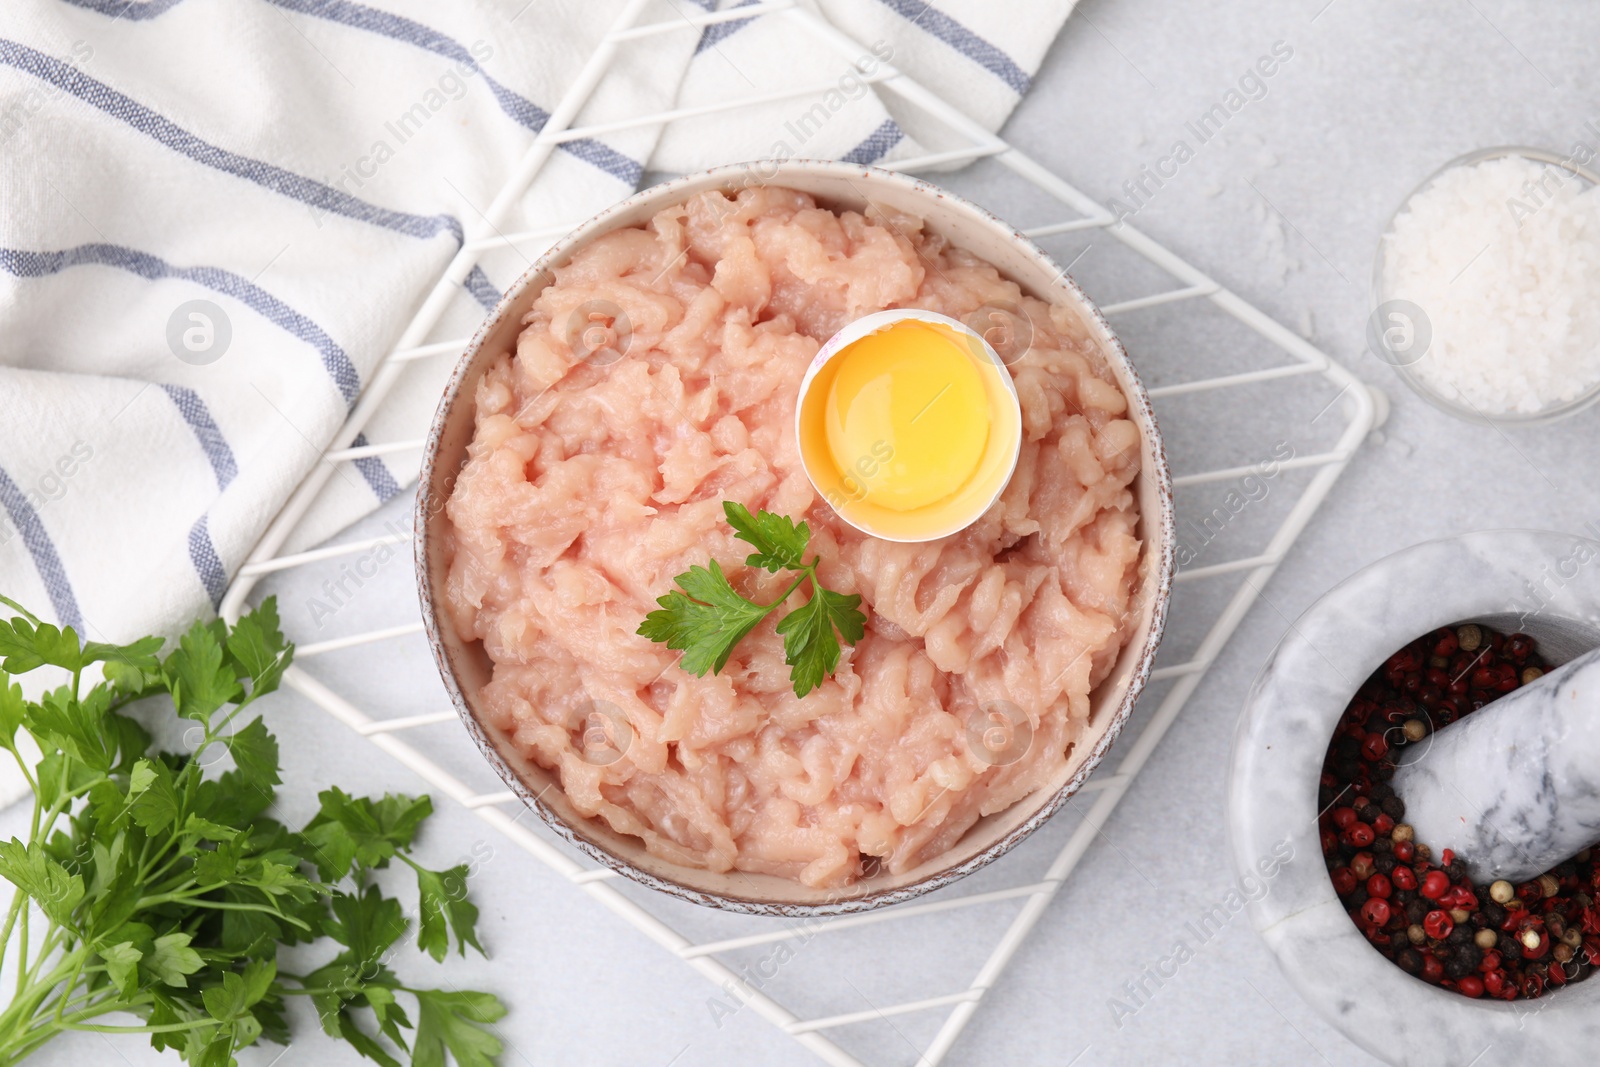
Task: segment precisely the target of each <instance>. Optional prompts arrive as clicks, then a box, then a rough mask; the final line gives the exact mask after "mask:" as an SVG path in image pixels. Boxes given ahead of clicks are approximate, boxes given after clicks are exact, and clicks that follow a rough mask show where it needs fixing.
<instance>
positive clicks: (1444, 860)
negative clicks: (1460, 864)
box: [1439, 848, 1456, 867]
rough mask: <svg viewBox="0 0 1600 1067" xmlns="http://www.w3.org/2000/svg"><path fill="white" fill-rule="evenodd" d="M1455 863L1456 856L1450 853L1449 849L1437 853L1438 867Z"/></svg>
mask: <svg viewBox="0 0 1600 1067" xmlns="http://www.w3.org/2000/svg"><path fill="white" fill-rule="evenodd" d="M1455 861H1456V854H1455V853H1454V852H1452V851H1451V850H1450V849H1448V848H1447V849H1445V850H1444V851H1443V852H1441V853H1439V866H1441V867H1448V866H1450V865H1451V864H1452V863H1454V862H1455Z"/></svg>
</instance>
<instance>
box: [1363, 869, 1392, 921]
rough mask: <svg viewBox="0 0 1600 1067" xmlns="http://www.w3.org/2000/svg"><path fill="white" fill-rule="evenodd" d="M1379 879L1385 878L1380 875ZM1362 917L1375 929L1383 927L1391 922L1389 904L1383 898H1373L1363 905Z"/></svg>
mask: <svg viewBox="0 0 1600 1067" xmlns="http://www.w3.org/2000/svg"><path fill="white" fill-rule="evenodd" d="M1378 877H1380V878H1381V877H1383V876H1382V875H1379V876H1378ZM1361 917H1362V918H1363V919H1365V920H1367V923H1368V924H1369V925H1371V926H1372V927H1374V928H1377V927H1381V926H1383V925H1384V924H1386V923H1387V922H1388V921H1389V902H1388V901H1387V900H1384V899H1383V898H1382V897H1371V898H1369V899H1368V900H1367V902H1366V903H1365V904H1363V905H1361Z"/></svg>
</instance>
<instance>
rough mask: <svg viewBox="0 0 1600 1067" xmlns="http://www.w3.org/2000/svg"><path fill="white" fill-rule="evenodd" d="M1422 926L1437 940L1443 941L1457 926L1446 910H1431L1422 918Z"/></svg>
mask: <svg viewBox="0 0 1600 1067" xmlns="http://www.w3.org/2000/svg"><path fill="white" fill-rule="evenodd" d="M1422 928H1423V929H1424V930H1426V931H1427V932H1428V936H1429V937H1431V938H1433V939H1434V940H1435V941H1443V940H1444V939H1445V938H1447V937H1449V936H1450V931H1452V930H1454V929H1455V928H1456V924H1455V923H1454V922H1452V921H1451V920H1450V916H1448V915H1446V914H1445V913H1444V912H1442V911H1430V912H1428V914H1427V915H1425V916H1424V917H1423V919H1422Z"/></svg>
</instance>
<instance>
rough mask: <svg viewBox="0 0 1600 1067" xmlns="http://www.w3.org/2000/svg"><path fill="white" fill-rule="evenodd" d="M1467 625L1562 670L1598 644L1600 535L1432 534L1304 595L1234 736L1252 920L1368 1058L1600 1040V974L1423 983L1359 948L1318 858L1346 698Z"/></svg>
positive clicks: (1424, 1061) (1234, 793)
mask: <svg viewBox="0 0 1600 1067" xmlns="http://www.w3.org/2000/svg"><path fill="white" fill-rule="evenodd" d="M1580 561H1582V562H1580ZM1467 622H1476V623H1481V624H1483V625H1486V626H1491V627H1493V628H1495V629H1497V630H1501V631H1502V632H1515V631H1518V630H1520V631H1522V632H1523V633H1526V634H1528V635H1529V636H1531V637H1533V638H1534V639H1535V640H1536V641H1537V642H1538V643H1539V650H1540V653H1541V654H1542V655H1543V656H1544V657H1545V658H1546V659H1547V660H1549V661H1550V662H1551V663H1552V664H1556V665H1559V664H1561V663H1564V662H1566V661H1567V660H1569V659H1571V658H1573V657H1575V656H1577V655H1579V654H1580V653H1583V652H1587V651H1589V650H1590V649H1592V648H1595V647H1600V544H1597V543H1596V542H1593V541H1588V540H1585V539H1584V538H1579V537H1574V536H1571V535H1567V534H1556V533H1542V532H1535V531H1527V530H1500V531H1491V532H1485V533H1472V534H1464V535H1462V536H1460V537H1452V538H1448V539H1445V540H1440V541H1429V542H1425V543H1423V544H1420V545H1415V546H1413V547H1411V548H1408V549H1404V550H1403V551H1400V552H1397V553H1395V554H1394V555H1392V556H1388V557H1386V558H1385V559H1381V560H1379V561H1378V562H1376V563H1374V564H1372V565H1371V566H1369V567H1367V568H1365V569H1364V570H1361V571H1358V572H1357V573H1355V574H1354V575H1352V576H1351V577H1349V578H1347V579H1346V580H1345V581H1344V582H1343V583H1341V584H1340V585H1338V586H1335V587H1334V588H1333V589H1332V590H1330V591H1329V592H1328V593H1327V594H1325V595H1324V596H1323V597H1322V599H1320V600H1318V601H1317V602H1316V603H1315V604H1313V605H1312V606H1311V608H1309V609H1308V610H1307V611H1306V613H1305V614H1304V615H1302V616H1301V617H1300V618H1299V619H1297V620H1296V621H1295V623H1294V624H1293V625H1292V626H1291V627H1290V628H1289V633H1288V634H1287V635H1286V636H1285V637H1284V639H1283V641H1282V642H1281V643H1280V644H1279V645H1278V647H1277V649H1276V650H1274V652H1273V653H1272V656H1271V658H1270V659H1269V660H1268V661H1267V664H1266V666H1265V667H1263V668H1262V670H1261V674H1260V676H1259V677H1257V679H1256V682H1255V685H1254V687H1253V688H1252V689H1251V691H1250V696H1249V697H1248V699H1247V700H1246V703H1245V708H1244V712H1243V714H1242V715H1241V716H1240V719H1239V724H1238V727H1237V729H1236V730H1235V733H1234V739H1233V754H1232V765H1231V768H1230V773H1229V780H1228V828H1229V836H1230V838H1231V842H1232V848H1233V858H1234V864H1235V866H1236V869H1237V870H1238V872H1239V873H1240V875H1241V881H1242V880H1243V878H1244V877H1245V876H1248V877H1249V878H1250V879H1251V880H1252V882H1253V883H1254V884H1256V885H1258V886H1263V887H1264V888H1261V889H1260V891H1259V892H1258V893H1255V894H1253V895H1255V897H1256V899H1254V900H1253V901H1252V902H1251V904H1250V916H1251V921H1252V923H1253V925H1254V926H1255V928H1256V930H1257V931H1258V932H1259V933H1260V934H1261V936H1262V938H1263V939H1264V940H1265V941H1266V943H1267V946H1268V947H1269V948H1270V949H1272V951H1273V952H1274V953H1275V954H1276V955H1277V957H1278V963H1279V965H1280V966H1281V967H1282V968H1283V970H1284V973H1285V974H1287V975H1288V977H1289V980H1290V982H1291V983H1292V984H1293V985H1294V986H1295V988H1296V989H1297V990H1298V991H1299V992H1300V995H1301V996H1303V997H1304V998H1305V999H1306V1000H1307V1001H1308V1002H1309V1003H1310V1004H1311V1006H1312V1007H1314V1008H1316V1009H1317V1010H1318V1011H1319V1012H1320V1013H1321V1014H1322V1015H1323V1017H1324V1018H1326V1019H1327V1020H1328V1022H1329V1023H1330V1024H1331V1025H1333V1026H1334V1027H1336V1028H1338V1029H1339V1030H1340V1031H1342V1032H1343V1033H1344V1035H1345V1036H1346V1037H1348V1038H1349V1039H1350V1040H1351V1041H1354V1042H1355V1043H1356V1044H1358V1045H1360V1046H1362V1047H1363V1048H1365V1049H1366V1050H1367V1051H1368V1052H1370V1053H1372V1054H1373V1055H1374V1056H1377V1057H1379V1058H1380V1059H1383V1060H1386V1061H1387V1062H1389V1063H1393V1064H1405V1065H1408V1067H1425V1065H1439V1067H1445V1065H1456V1067H1460V1065H1462V1064H1469V1063H1476V1064H1479V1067H1490V1065H1499V1064H1523V1063H1539V1064H1558V1063H1579V1062H1584V1060H1585V1057H1586V1056H1587V1053H1586V1052H1584V1051H1583V1050H1585V1049H1589V1048H1592V1047H1594V1043H1595V1042H1596V1041H1597V1040H1600V981H1586V982H1580V983H1577V984H1575V985H1570V986H1567V987H1566V988H1563V989H1558V990H1555V991H1553V992H1551V993H1547V994H1546V995H1545V996H1543V997H1541V998H1540V999H1538V1000H1534V1001H1513V1002H1510V1003H1507V1002H1504V1001H1499V1000H1492V999H1490V998H1487V997H1486V998H1483V999H1481V1000H1470V999H1468V998H1467V997H1464V996H1462V995H1460V994H1459V993H1455V992H1451V991H1449V990H1445V989H1440V988H1438V987H1436V986H1432V985H1428V984H1427V983H1425V982H1423V981H1422V980H1420V979H1418V978H1413V977H1412V976H1410V975H1408V974H1406V973H1405V972H1404V971H1402V970H1400V968H1399V967H1397V966H1395V965H1394V964H1392V963H1390V962H1389V961H1388V960H1386V959H1384V958H1383V956H1381V955H1379V953H1378V950H1377V949H1375V948H1373V947H1372V946H1371V945H1370V944H1368V942H1367V939H1366V937H1365V936H1364V935H1363V934H1362V933H1361V931H1360V930H1358V929H1357V928H1356V925H1355V923H1353V922H1352V921H1351V920H1350V917H1349V916H1348V915H1346V914H1345V911H1344V907H1343V906H1342V905H1341V904H1340V903H1339V897H1338V894H1336V893H1335V892H1334V888H1333V882H1332V881H1331V880H1330V879H1329V877H1328V870H1327V867H1326V866H1325V865H1324V863H1323V859H1322V847H1321V843H1320V840H1319V830H1318V826H1317V818H1318V815H1319V812H1318V810H1317V787H1318V778H1319V776H1320V774H1321V771H1322V761H1323V755H1324V754H1325V753H1326V752H1327V748H1328V743H1329V741H1330V740H1332V737H1333V730H1334V727H1335V725H1337V723H1338V721H1339V718H1340V716H1341V715H1343V713H1344V709H1345V707H1346V706H1347V705H1348V704H1349V702H1350V698H1351V697H1352V696H1354V695H1355V692H1356V689H1357V688H1358V687H1359V686H1360V685H1361V683H1362V682H1363V681H1365V680H1366V678H1367V676H1368V675H1370V674H1371V673H1372V672H1373V671H1374V670H1376V669H1377V668H1378V667H1379V666H1381V665H1382V664H1383V662H1384V661H1385V660H1386V659H1388V658H1389V656H1390V655H1392V654H1393V653H1394V652H1395V651H1396V650H1398V649H1399V648H1401V647H1402V646H1403V645H1405V644H1406V643H1408V642H1410V641H1412V640H1413V639H1415V638H1417V637H1421V636H1422V635H1424V634H1426V633H1428V632H1429V631H1431V630H1436V629H1438V628H1439V627H1441V626H1452V625H1456V624H1460V623H1467ZM1286 853H1287V854H1288V855H1289V857H1290V858H1289V859H1288V860H1287V861H1286V862H1282V861H1283V858H1284V855H1285V854H1286ZM1273 860H1277V861H1280V862H1278V863H1276V864H1274V863H1272V861H1273ZM1263 861H1266V863H1267V866H1265V867H1264V866H1263ZM1268 869H1272V871H1273V873H1272V875H1271V876H1270V877H1266V878H1263V875H1264V874H1265V872H1266V870H1268Z"/></svg>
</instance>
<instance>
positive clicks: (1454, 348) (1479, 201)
mask: <svg viewBox="0 0 1600 1067" xmlns="http://www.w3.org/2000/svg"><path fill="white" fill-rule="evenodd" d="M1597 155H1600V153H1597V151H1596V150H1595V149H1593V148H1590V147H1589V146H1587V145H1584V144H1577V145H1574V146H1573V151H1572V152H1571V153H1568V154H1566V155H1563V154H1561V153H1557V152H1550V151H1546V150H1544V149H1539V148H1526V147H1502V148H1486V149H1483V150H1481V151H1477V152H1472V153H1469V154H1468V155H1464V156H1461V157H1460V158H1458V159H1454V160H1451V161H1450V162H1449V163H1447V164H1445V165H1444V166H1443V167H1441V168H1439V169H1438V170H1437V171H1435V172H1434V173H1433V174H1431V175H1429V176H1428V178H1427V179H1426V180H1424V181H1423V182H1422V184H1420V185H1419V186H1417V188H1416V189H1415V190H1414V191H1413V192H1412V193H1411V195H1410V196H1408V197H1406V199H1405V201H1404V202H1403V203H1402V204H1401V205H1400V207H1399V209H1398V210H1396V211H1395V213H1394V215H1393V216H1392V217H1391V218H1390V220H1389V224H1388V226H1387V227H1385V229H1384V233H1383V237H1382V238H1381V239H1380V240H1379V242H1378V252H1377V257H1376V262H1375V263H1374V265H1373V274H1372V303H1373V311H1372V315H1371V317H1370V318H1369V319H1368V322H1367V344H1368V347H1369V348H1370V349H1371V350H1372V352H1373V353H1374V354H1375V355H1377V356H1378V358H1379V359H1381V360H1383V361H1384V362H1385V363H1388V364H1389V365H1390V366H1392V367H1393V368H1394V370H1395V372H1396V373H1398V374H1399V375H1400V378H1401V379H1402V380H1403V381H1404V382H1405V383H1406V384H1407V385H1408V386H1410V387H1411V388H1412V390H1413V391H1415V392H1416V393H1417V394H1418V395H1419V396H1421V397H1422V398H1423V399H1424V400H1426V401H1428V402H1429V403H1430V404H1433V405H1434V406H1435V407H1438V408H1440V409H1442V410H1444V411H1446V412H1449V413H1450V414H1452V415H1455V416H1457V417H1458V418H1462V419H1466V420H1468V421H1471V422H1478V423H1488V424H1491V425H1496V426H1530V425H1538V424H1541V423H1547V422H1552V421H1554V420H1556V419H1560V418H1565V417H1567V416H1569V415H1572V414H1575V413H1576V412H1578V411H1581V410H1583V409H1584V408H1586V407H1588V406H1589V405H1591V404H1593V403H1594V402H1595V401H1596V400H1600V192H1596V191H1595V190H1596V188H1597V187H1600V177H1597V176H1596V174H1595V172H1594V171H1593V170H1591V169H1589V168H1590V164H1591V163H1593V162H1595V160H1596V158H1597Z"/></svg>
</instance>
